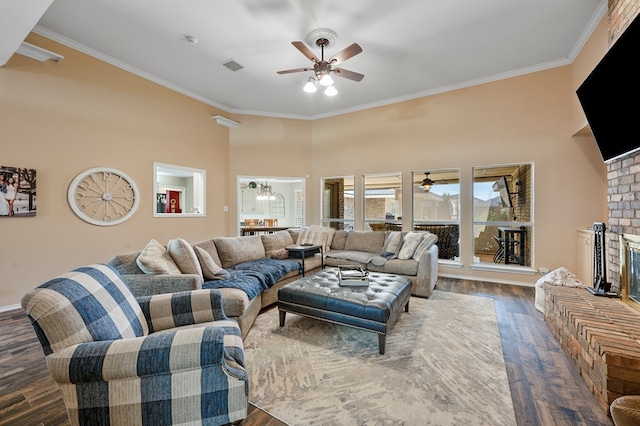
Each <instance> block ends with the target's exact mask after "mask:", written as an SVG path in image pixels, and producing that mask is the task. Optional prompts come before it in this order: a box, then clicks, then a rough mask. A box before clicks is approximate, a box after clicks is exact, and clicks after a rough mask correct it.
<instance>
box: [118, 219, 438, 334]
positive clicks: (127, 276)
mask: <svg viewBox="0 0 640 426" xmlns="http://www.w3.org/2000/svg"><path fill="white" fill-rule="evenodd" d="M317 228H318V227H316V228H315V229H316V230H317ZM300 232H301V230H300V229H295V230H292V229H290V230H287V231H278V232H275V233H273V234H266V235H254V236H246V237H215V238H211V239H206V240H202V241H198V242H196V243H193V244H192V246H193V247H194V248H195V247H199V248H200V249H202V250H204V251H205V252H206V253H208V254H209V255H210V256H211V259H213V261H214V262H215V264H216V265H218V266H220V267H221V268H230V267H232V266H234V265H237V264H239V263H242V262H247V261H252V260H259V259H262V258H264V257H270V256H271V254H272V253H273V252H274V251H276V250H281V249H284V248H285V247H287V246H290V245H293V244H296V243H297V242H298V237H299V235H300ZM388 232H389V231H387V232H374V231H366V232H359V231H350V232H347V231H333V230H331V232H330V234H331V235H332V237H333V238H332V239H331V245H330V246H328V248H329V250H325V252H324V256H325V265H327V266H338V265H344V264H354V263H355V261H354V260H353V257H357V258H358V259H360V260H366V259H369V258H372V257H375V256H377V257H378V258H379V257H380V253H381V251H382V248H383V245H384V242H385V239H386V236H388ZM141 252H142V250H140V251H135V252H130V253H124V254H118V255H116V256H114V257H113V258H111V259H110V260H109V262H108V264H109V265H111V266H113V267H114V268H115V269H116V270H117V271H118V272H119V273H120V274H121V275H122V278H123V280H124V281H125V283H126V284H127V286H128V287H129V288H130V289H131V292H132V293H133V294H134V296H136V297H138V296H146V295H154V294H161V293H172V292H177V291H184V290H195V289H201V288H202V285H203V283H204V281H205V279H204V277H203V276H202V274H196V273H187V274H185V273H182V274H148V273H147V274H145V273H144V272H143V271H142V269H140V267H139V266H138V264H137V263H136V259H137V258H138V256H139V255H140V253H141ZM339 256H342V258H340V257H339ZM358 256H359V257H358ZM292 260H298V261H300V260H299V259H292ZM377 260H378V261H379V262H378V263H382V261H380V259H377ZM322 261H323V259H322V257H321V254H319V253H318V254H315V255H312V256H310V257H307V258H305V262H304V265H305V274H309V273H313V272H315V270H317V269H319V268H321V267H322ZM437 262H438V252H437V246H435V245H434V246H432V247H431V248H430V249H429V250H427V251H425V253H424V254H423V255H422V256H421V257H420V258H419V259H417V260H413V259H409V260H398V259H391V260H385V262H384V264H382V265H375V264H373V263H371V262H359V264H361V265H362V266H363V267H365V268H367V269H369V270H371V271H377V272H388V273H394V274H398V275H403V276H407V277H409V278H410V279H411V282H412V290H411V293H412V294H413V295H415V296H420V297H428V296H429V295H430V294H431V290H432V289H433V288H434V287H435V284H436V281H437ZM298 278H300V273H299V272H298V271H294V272H290V273H289V274H287V275H285V276H284V277H282V278H281V279H280V280H279V281H278V282H277V283H276V284H275V285H274V286H273V287H271V288H269V289H268V290H266V291H263V292H262V293H260V294H259V295H258V296H256V297H255V298H254V299H253V300H250V299H249V297H248V296H247V294H246V293H245V292H244V291H242V290H239V289H236V288H219V290H220V292H221V293H222V306H223V309H224V311H225V314H226V315H227V316H228V317H230V318H232V319H235V320H236V321H237V322H238V324H239V325H240V329H241V330H242V336H243V337H246V335H247V333H248V332H249V330H250V329H251V326H252V325H253V322H254V321H255V319H256V317H257V316H258V314H259V313H260V311H261V310H262V309H263V308H266V307H268V306H271V305H273V304H275V303H276V302H277V300H278V290H279V289H280V288H281V287H282V286H284V285H285V284H288V283H290V282H292V281H294V280H296V279H298Z"/></svg>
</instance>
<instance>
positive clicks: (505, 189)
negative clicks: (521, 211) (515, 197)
mask: <svg viewBox="0 0 640 426" xmlns="http://www.w3.org/2000/svg"><path fill="white" fill-rule="evenodd" d="M493 191H494V192H499V193H500V199H501V200H502V207H513V203H512V202H511V193H510V192H509V183H507V178H506V177H505V176H502V177H501V178H500V179H498V180H497V181H496V183H494V184H493Z"/></svg>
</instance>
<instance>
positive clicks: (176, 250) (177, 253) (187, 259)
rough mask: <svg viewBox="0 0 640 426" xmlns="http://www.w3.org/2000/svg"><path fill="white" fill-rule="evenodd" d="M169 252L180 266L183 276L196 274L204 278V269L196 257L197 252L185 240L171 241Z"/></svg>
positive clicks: (168, 246)
mask: <svg viewBox="0 0 640 426" xmlns="http://www.w3.org/2000/svg"><path fill="white" fill-rule="evenodd" d="M167 250H168V251H169V254H170V255H171V258H172V259H173V261H174V262H175V263H176V265H178V268H179V269H180V272H182V273H183V274H196V275H199V276H200V277H201V278H202V268H200V262H199V261H198V257H197V256H196V252H195V251H194V250H193V247H191V244H189V243H188V242H187V241H186V240H185V239H183V238H175V239H173V240H169V243H168V244H167Z"/></svg>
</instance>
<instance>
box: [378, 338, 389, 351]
mask: <svg viewBox="0 0 640 426" xmlns="http://www.w3.org/2000/svg"><path fill="white" fill-rule="evenodd" d="M386 343H387V336H386V335H385V334H378V347H379V348H380V355H384V347H385V345H386Z"/></svg>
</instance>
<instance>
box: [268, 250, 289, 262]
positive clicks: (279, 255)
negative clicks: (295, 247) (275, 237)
mask: <svg viewBox="0 0 640 426" xmlns="http://www.w3.org/2000/svg"><path fill="white" fill-rule="evenodd" d="M271 258H272V259H279V260H284V259H288V258H289V252H288V251H287V249H284V248H281V249H278V250H273V251H272V252H271Z"/></svg>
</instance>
